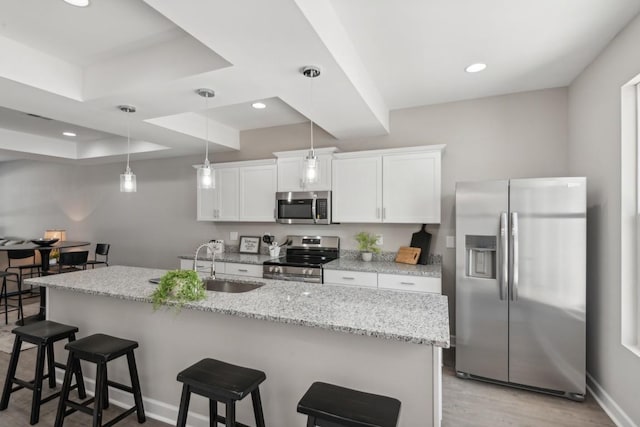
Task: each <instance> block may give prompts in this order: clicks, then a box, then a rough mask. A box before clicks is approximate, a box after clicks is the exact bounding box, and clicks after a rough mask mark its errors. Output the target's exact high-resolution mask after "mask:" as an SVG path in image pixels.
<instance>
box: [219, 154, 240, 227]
mask: <svg viewBox="0 0 640 427" xmlns="http://www.w3.org/2000/svg"><path fill="white" fill-rule="evenodd" d="M213 169H214V172H215V174H216V175H215V176H216V188H215V191H216V192H217V193H218V197H217V203H216V205H215V210H214V221H234V220H237V219H238V177H239V168H237V167H225V168H220V169H218V168H216V166H215V165H214V166H213Z"/></svg>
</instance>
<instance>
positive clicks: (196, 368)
mask: <svg viewBox="0 0 640 427" xmlns="http://www.w3.org/2000/svg"><path fill="white" fill-rule="evenodd" d="M266 379H267V376H266V375H265V373H264V372H262V371H258V370H256V369H250V368H244V367H242V366H236V365H232V364H230V363H225V362H222V361H220V360H215V359H202V360H201V361H199V362H197V363H195V364H193V365H191V366H189V367H188V368H187V369H185V370H183V371H182V372H180V373H179V374H178V381H180V382H182V383H183V386H182V398H181V400H180V410H179V413H178V422H177V424H176V426H178V427H184V426H185V425H186V422H187V412H188V410H189V400H190V395H191V393H196V394H199V395H201V396H204V397H206V398H208V399H209V423H210V425H211V426H217V421H219V422H221V423H224V424H225V425H226V426H241V425H243V424H240V423H237V422H236V419H235V403H236V401H238V400H242V399H244V398H245V397H246V396H247V395H248V394H251V399H252V401H253V412H254V416H255V420H256V427H264V426H265V424H264V415H263V413H262V402H261V400H260V389H259V385H260V384H261V383H262V382H263V381H264V380H266ZM217 402H221V403H224V404H225V405H226V414H225V415H226V417H222V416H218V409H217Z"/></svg>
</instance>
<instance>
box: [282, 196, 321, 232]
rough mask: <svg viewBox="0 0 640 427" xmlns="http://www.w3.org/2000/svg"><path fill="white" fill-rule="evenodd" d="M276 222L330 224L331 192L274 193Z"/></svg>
mask: <svg viewBox="0 0 640 427" xmlns="http://www.w3.org/2000/svg"><path fill="white" fill-rule="evenodd" d="M276 222H279V223H282V224H331V191H282V192H278V193H276Z"/></svg>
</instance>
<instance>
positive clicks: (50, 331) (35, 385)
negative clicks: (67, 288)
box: [0, 320, 86, 424]
mask: <svg viewBox="0 0 640 427" xmlns="http://www.w3.org/2000/svg"><path fill="white" fill-rule="evenodd" d="M12 332H13V333H14V334H15V336H16V338H15V341H14V344H13V351H12V352H11V360H10V361H9V369H8V370H7V378H6V380H5V383H4V389H3V391H2V400H0V410H5V409H7V407H8V406H9V398H10V396H11V393H13V392H14V391H18V390H20V389H23V388H27V389H29V390H32V391H33V398H32V401H31V418H30V421H29V422H30V423H31V424H35V423H37V422H38V420H39V418H40V406H41V405H42V404H44V403H46V402H49V401H50V400H53V399H55V398H57V397H58V396H60V394H61V391H58V392H56V393H53V394H51V395H49V396H47V397H46V398H44V399H43V398H42V382H43V381H44V380H45V379H47V378H48V379H49V388H54V387H55V386H56V378H55V368H56V367H58V368H64V367H65V365H63V364H61V363H56V362H55V360H54V350H53V344H54V343H55V342H57V341H61V340H64V339H66V340H68V341H69V342H73V341H74V340H75V339H76V338H75V334H76V332H78V328H77V327H75V326H69V325H64V324H62V323H57V322H52V321H49V320H43V321H40V322H36V323H32V324H29V325H27V326H21V327H19V328H15V329H14V330H13V331H12ZM23 342H28V343H31V344H35V345H36V346H37V347H38V354H37V355H36V373H35V379H34V380H32V381H24V380H21V379H19V378H16V376H15V375H16V368H17V366H18V360H19V358H20V351H21V349H22V343H23ZM45 356H46V359H47V374H46V375H45V374H44V363H45ZM71 371H72V373H73V374H75V376H76V384H75V385H74V386H73V387H69V388H70V389H73V388H77V389H78V395H79V396H80V398H81V399H84V398H85V397H86V394H85V388H84V381H83V378H82V371H81V370H80V364H79V363H78V364H74V365H72V367H71ZM13 384H16V385H17V386H16V387H13Z"/></svg>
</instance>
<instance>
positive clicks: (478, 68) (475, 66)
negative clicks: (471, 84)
mask: <svg viewBox="0 0 640 427" xmlns="http://www.w3.org/2000/svg"><path fill="white" fill-rule="evenodd" d="M485 68H487V64H483V63H482V62H478V63H477V64H471V65H469V66H468V67H467V68H465V69H464V70H465V71H466V72H467V73H478V72H480V71H482V70H484V69H485Z"/></svg>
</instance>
